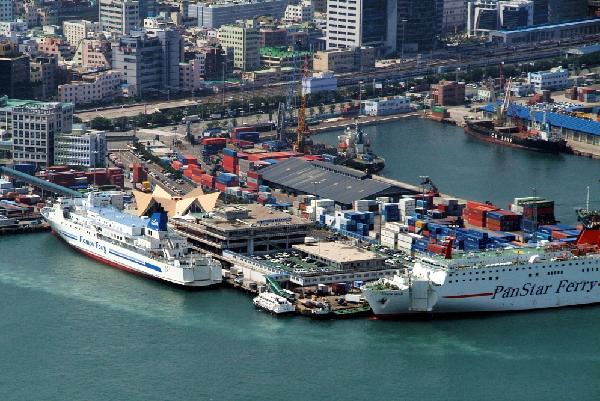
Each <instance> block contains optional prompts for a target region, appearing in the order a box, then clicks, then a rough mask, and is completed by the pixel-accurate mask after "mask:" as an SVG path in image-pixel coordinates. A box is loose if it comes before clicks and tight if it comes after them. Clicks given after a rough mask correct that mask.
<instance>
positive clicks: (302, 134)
mask: <svg viewBox="0 0 600 401" xmlns="http://www.w3.org/2000/svg"><path fill="white" fill-rule="evenodd" d="M306 78H308V56H306V57H305V58H304V74H303V80H306ZM300 93H301V101H300V108H299V109H298V128H297V129H296V141H295V142H294V147H293V149H294V151H296V152H299V153H304V154H307V153H310V148H311V145H312V141H311V140H310V129H309V128H308V126H307V125H306V107H307V102H308V95H307V94H306V93H305V91H304V90H302V81H300Z"/></svg>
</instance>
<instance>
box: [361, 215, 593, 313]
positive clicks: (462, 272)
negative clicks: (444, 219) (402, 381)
mask: <svg viewBox="0 0 600 401" xmlns="http://www.w3.org/2000/svg"><path fill="white" fill-rule="evenodd" d="M579 215H580V220H581V221H582V223H583V227H584V229H583V231H582V232H581V234H580V235H579V237H578V239H577V242H576V244H575V245H568V244H566V243H541V244H539V245H537V246H533V247H507V248H505V249H501V250H495V251H488V252H477V253H472V252H462V253H458V254H455V255H451V253H450V252H448V253H447V254H446V255H445V257H444V256H426V257H422V258H421V259H420V260H418V261H417V262H416V263H415V265H414V267H413V268H412V269H410V270H404V271H398V273H397V274H396V275H395V276H394V277H392V278H384V279H380V280H378V281H377V282H374V283H369V284H367V285H366V286H365V287H364V291H363V294H364V297H365V299H366V300H367V302H368V303H369V305H370V306H371V308H372V309H373V312H374V313H375V315H377V316H379V317H393V316H399V315H415V314H437V313H468V312H502V311H520V310H531V309H544V308H557V307H562V306H573V305H586V304H594V303H600V281H599V276H598V274H599V272H600V228H599V227H600V213H599V212H594V213H590V212H579ZM448 246H449V249H451V243H450V244H449V245H448Z"/></svg>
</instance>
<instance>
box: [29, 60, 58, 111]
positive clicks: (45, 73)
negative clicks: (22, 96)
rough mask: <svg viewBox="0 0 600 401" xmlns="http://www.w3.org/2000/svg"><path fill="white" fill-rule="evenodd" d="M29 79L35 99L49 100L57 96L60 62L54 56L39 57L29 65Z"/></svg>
mask: <svg viewBox="0 0 600 401" xmlns="http://www.w3.org/2000/svg"><path fill="white" fill-rule="evenodd" d="M29 79H30V81H31V84H32V91H33V97H34V98H35V99H41V100H47V99H50V98H53V97H54V96H55V95H56V89H57V87H58V61H57V59H56V57H53V56H38V57H35V58H33V59H32V60H31V61H30V63H29Z"/></svg>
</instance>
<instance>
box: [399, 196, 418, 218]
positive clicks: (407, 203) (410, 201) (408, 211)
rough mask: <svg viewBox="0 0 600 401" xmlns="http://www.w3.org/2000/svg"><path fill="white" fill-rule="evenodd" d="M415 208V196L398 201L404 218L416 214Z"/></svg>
mask: <svg viewBox="0 0 600 401" xmlns="http://www.w3.org/2000/svg"><path fill="white" fill-rule="evenodd" d="M415 208H416V201H415V198H402V199H400V201H399V202H398V209H399V210H400V216H401V217H402V218H406V216H412V215H413V214H415Z"/></svg>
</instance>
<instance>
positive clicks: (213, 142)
mask: <svg viewBox="0 0 600 401" xmlns="http://www.w3.org/2000/svg"><path fill="white" fill-rule="evenodd" d="M226 144H227V139H225V138H204V139H203V140H202V157H203V159H204V160H207V159H208V157H209V156H211V155H216V154H217V153H219V152H220V151H221V150H222V149H223V148H224V147H225V145H226Z"/></svg>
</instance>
